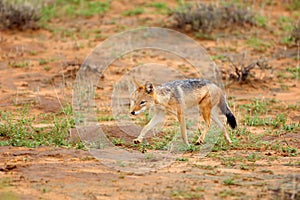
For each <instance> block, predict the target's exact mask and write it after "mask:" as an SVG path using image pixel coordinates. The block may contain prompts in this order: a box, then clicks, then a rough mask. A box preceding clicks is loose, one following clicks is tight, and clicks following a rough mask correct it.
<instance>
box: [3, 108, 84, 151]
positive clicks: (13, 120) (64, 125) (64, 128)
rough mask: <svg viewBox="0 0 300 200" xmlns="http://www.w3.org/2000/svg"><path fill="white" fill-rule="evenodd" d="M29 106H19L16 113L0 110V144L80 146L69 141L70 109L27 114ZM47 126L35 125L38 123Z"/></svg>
mask: <svg viewBox="0 0 300 200" xmlns="http://www.w3.org/2000/svg"><path fill="white" fill-rule="evenodd" d="M29 112H30V107H27V106H26V107H22V108H20V110H19V112H17V114H13V113H11V112H5V111H1V119H2V124H0V139H1V140H0V146H3V145H5V146H6V145H12V146H26V147H37V146H41V145H46V146H52V145H54V146H66V147H77V148H82V147H83V146H82V144H81V143H74V144H72V143H70V142H69V140H68V137H69V129H70V128H72V127H74V121H73V119H72V109H71V107H70V106H67V107H65V108H63V109H62V111H61V112H60V113H58V114H54V115H52V114H49V115H37V116H34V115H29ZM45 122H46V123H47V124H48V125H47V126H41V127H39V126H36V124H39V123H42V124H44V123H45Z"/></svg>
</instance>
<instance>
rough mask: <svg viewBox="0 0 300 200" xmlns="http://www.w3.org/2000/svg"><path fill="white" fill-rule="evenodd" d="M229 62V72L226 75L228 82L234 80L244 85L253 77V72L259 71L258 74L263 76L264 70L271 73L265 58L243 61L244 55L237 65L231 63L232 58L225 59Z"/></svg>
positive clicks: (270, 67)
mask: <svg viewBox="0 0 300 200" xmlns="http://www.w3.org/2000/svg"><path fill="white" fill-rule="evenodd" d="M227 59H228V61H229V62H230V71H229V72H228V73H226V77H225V78H228V79H229V80H234V81H237V82H239V83H245V82H247V81H249V80H250V77H253V76H254V74H255V72H253V71H254V70H259V72H260V73H262V74H265V71H266V70H271V71H272V66H271V65H270V64H269V62H268V60H267V59H266V58H262V57H261V58H259V59H257V60H255V61H252V62H248V63H247V62H246V61H245V54H243V55H242V60H241V62H239V63H235V62H233V60H232V58H230V57H227ZM246 63H247V64H246ZM264 78H265V77H264Z"/></svg>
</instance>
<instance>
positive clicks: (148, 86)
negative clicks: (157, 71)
mask: <svg viewBox="0 0 300 200" xmlns="http://www.w3.org/2000/svg"><path fill="white" fill-rule="evenodd" d="M153 88H154V86H153V84H152V83H151V82H149V81H147V82H146V84H145V90H146V92H147V93H148V94H150V93H152V92H153Z"/></svg>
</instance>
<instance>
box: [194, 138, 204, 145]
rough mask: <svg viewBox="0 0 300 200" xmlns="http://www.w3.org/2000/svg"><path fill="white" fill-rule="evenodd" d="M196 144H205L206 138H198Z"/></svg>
mask: <svg viewBox="0 0 300 200" xmlns="http://www.w3.org/2000/svg"><path fill="white" fill-rule="evenodd" d="M195 144H196V145H200V144H204V140H202V139H200V140H197V141H196V143H195Z"/></svg>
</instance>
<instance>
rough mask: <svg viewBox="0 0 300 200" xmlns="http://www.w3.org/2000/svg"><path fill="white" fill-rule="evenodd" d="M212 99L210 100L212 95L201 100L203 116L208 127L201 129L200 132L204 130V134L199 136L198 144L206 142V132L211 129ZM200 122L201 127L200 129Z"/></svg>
mask: <svg viewBox="0 0 300 200" xmlns="http://www.w3.org/2000/svg"><path fill="white" fill-rule="evenodd" d="M211 109H212V106H211V101H210V96H207V97H205V98H204V99H203V100H202V101H201V102H200V111H201V114H202V116H203V119H204V121H205V123H206V129H205V130H204V131H203V132H202V131H200V130H199V132H202V134H201V135H200V136H199V138H198V140H197V141H196V145H200V144H204V139H205V136H206V134H207V133H208V131H209V128H210V114H211ZM200 128H201V127H200V124H199V129H200Z"/></svg>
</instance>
